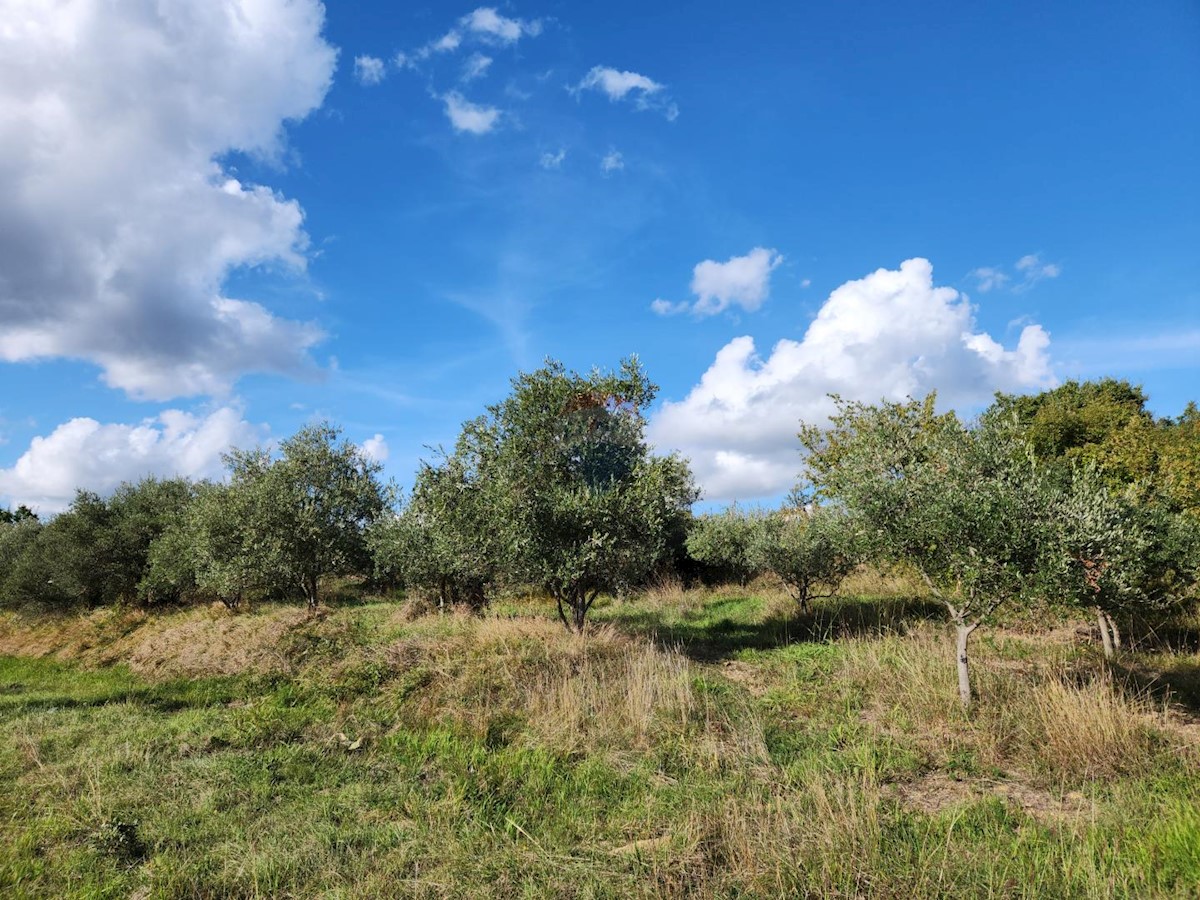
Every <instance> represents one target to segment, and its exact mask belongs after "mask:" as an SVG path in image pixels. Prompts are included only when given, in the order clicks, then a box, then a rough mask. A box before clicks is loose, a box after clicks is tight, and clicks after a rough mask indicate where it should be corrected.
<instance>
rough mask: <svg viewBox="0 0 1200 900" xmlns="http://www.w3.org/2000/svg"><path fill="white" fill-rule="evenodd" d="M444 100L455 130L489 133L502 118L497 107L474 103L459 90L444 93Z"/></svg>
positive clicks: (447, 115) (447, 114)
mask: <svg viewBox="0 0 1200 900" xmlns="http://www.w3.org/2000/svg"><path fill="white" fill-rule="evenodd" d="M442 101H443V102H444V103H445V104H446V117H447V118H448V119H449V120H450V124H451V125H452V126H453V127H454V130H455V131H466V132H469V133H470V134H487V133H488V132H489V131H491V130H492V129H493V128H495V127H496V123H497V122H499V120H500V110H498V109H496V107H494V106H481V105H479V104H477V103H472V102H471V101H470V100H467V99H466V98H465V97H463V95H462V94H460V93H459V92H458V91H451V92H450V93H448V94H445V95H443V96H442Z"/></svg>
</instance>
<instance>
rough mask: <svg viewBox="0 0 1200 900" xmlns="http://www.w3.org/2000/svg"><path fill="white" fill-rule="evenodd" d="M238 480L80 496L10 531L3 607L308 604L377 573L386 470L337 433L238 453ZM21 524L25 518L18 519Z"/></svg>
mask: <svg viewBox="0 0 1200 900" xmlns="http://www.w3.org/2000/svg"><path fill="white" fill-rule="evenodd" d="M225 462H226V465H227V468H228V474H229V477H228V480H227V481H225V482H221V483H211V482H199V483H193V482H189V481H186V480H184V479H166V480H160V479H155V478H148V479H145V480H143V481H140V482H138V483H136V484H123V485H121V486H120V487H119V488H118V489H117V490H116V491H115V492H114V493H113V495H112V496H110V497H108V498H102V497H100V496H98V495H96V494H93V493H89V492H84V491H80V492H79V493H78V494H77V495H76V497H75V500H74V502H73V503H72V504H71V506H70V507H69V508H68V509H67V510H66V511H65V512H64V513H62V514H60V515H58V516H56V517H54V518H53V519H51V520H50V521H49V522H47V523H45V524H43V523H42V522H40V521H38V519H37V517H36V516H32V515H27V516H21V515H19V514H18V515H16V516H14V517H13V518H14V521H12V522H7V523H4V524H0V601H2V602H3V603H4V604H5V605H10V606H16V605H26V604H37V605H41V606H43V607H57V608H64V607H69V606H73V605H85V606H88V607H95V606H100V605H105V604H112V603H142V604H154V603H161V602H174V601H181V600H194V599H217V600H220V601H221V602H223V603H225V604H226V605H227V606H229V607H230V608H236V607H237V606H238V605H240V603H241V602H242V599H243V598H244V597H246V596H248V595H257V596H277V597H297V598H302V599H304V600H305V601H306V602H307V603H308V604H309V606H315V605H316V603H317V596H318V590H319V585H320V581H321V579H322V578H324V577H327V576H331V575H341V574H350V573H365V572H370V571H371V567H372V560H371V556H370V552H369V549H368V545H367V530H368V528H369V526H370V525H371V524H372V523H374V522H376V521H377V520H378V519H379V518H380V516H381V515H382V514H383V512H384V510H385V509H387V508H388V506H389V505H390V502H391V497H390V489H389V488H388V487H387V486H386V485H384V484H382V483H381V482H380V480H379V471H380V467H379V465H378V464H377V463H375V462H373V461H372V460H370V459H368V458H367V457H366V456H365V455H364V454H363V453H362V452H361V450H359V448H357V447H355V446H354V445H353V444H350V443H349V442H346V441H343V440H340V434H339V432H338V431H337V429H335V428H332V427H330V426H328V425H323V424H322V425H313V426H310V427H308V428H305V429H303V430H302V431H300V432H299V433H297V434H296V435H294V436H293V437H291V438H289V439H288V440H285V441H283V442H282V443H281V445H280V447H279V450H278V452H277V453H271V452H270V451H267V450H264V449H255V450H234V451H232V452H230V453H229V454H228V455H227V456H226V458H225ZM18 513H19V511H18Z"/></svg>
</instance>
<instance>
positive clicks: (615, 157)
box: [600, 150, 625, 175]
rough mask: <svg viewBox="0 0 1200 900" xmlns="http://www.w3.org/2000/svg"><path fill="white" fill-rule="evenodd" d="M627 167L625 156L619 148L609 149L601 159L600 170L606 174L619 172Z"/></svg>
mask: <svg viewBox="0 0 1200 900" xmlns="http://www.w3.org/2000/svg"><path fill="white" fill-rule="evenodd" d="M624 168H625V157H624V156H622V155H621V153H620V151H618V150H609V151H608V152H607V153H605V154H604V158H603V159H602V160H600V171H601V172H603V173H604V174H605V175H608V174H610V173H612V172H619V171H621V170H622V169H624Z"/></svg>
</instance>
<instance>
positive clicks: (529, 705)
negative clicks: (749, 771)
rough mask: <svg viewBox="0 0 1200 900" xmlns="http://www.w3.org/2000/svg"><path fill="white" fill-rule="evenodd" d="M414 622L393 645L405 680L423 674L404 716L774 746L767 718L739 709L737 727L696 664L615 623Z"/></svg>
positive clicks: (529, 729)
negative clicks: (704, 686) (578, 629)
mask: <svg viewBox="0 0 1200 900" xmlns="http://www.w3.org/2000/svg"><path fill="white" fill-rule="evenodd" d="M414 624H415V625H416V627H415V628H414V630H413V631H412V632H411V633H410V634H409V635H408V636H406V637H405V638H403V639H401V640H399V641H396V642H394V643H392V644H390V645H389V646H388V647H387V648H386V650H385V651H384V654H385V657H386V659H387V660H388V661H389V664H390V665H391V666H393V668H394V669H395V670H396V672H397V673H407V678H403V677H402V678H400V679H399V683H400V684H404V685H407V684H409V683H411V679H412V678H413V677H417V678H419V680H420V690H419V691H415V692H413V693H412V696H411V697H410V699H409V702H408V704H407V706H406V712H405V713H404V714H405V715H416V716H417V717H418V718H419V719H421V720H423V721H425V722H430V721H441V722H453V723H454V724H455V725H456V726H458V727H460V728H464V729H466V730H467V731H469V732H471V733H475V734H478V735H481V736H483V735H491V736H494V735H495V734H496V732H497V729H501V730H504V729H507V730H508V731H509V732H510V735H509V737H510V738H511V739H518V738H520V739H521V740H527V741H529V742H530V743H532V744H536V745H538V746H543V747H550V748H553V749H555V750H558V751H561V752H567V753H581V754H582V753H587V752H595V751H597V750H600V751H604V752H616V753H624V752H632V751H639V750H644V749H646V748H648V747H651V746H653V745H655V744H657V743H660V742H662V741H665V740H674V739H675V738H678V737H680V736H681V735H684V734H687V735H688V740H687V741H686V742H683V741H681V742H679V744H680V746H681V747H682V748H684V749H685V751H686V753H687V755H688V757H689V759H690V760H692V761H693V762H695V763H697V764H701V765H705V766H712V767H719V766H720V765H721V764H722V761H723V760H727V759H729V758H730V757H731V756H737V757H740V758H749V759H750V760H765V759H766V757H767V753H766V749H765V743H764V739H763V733H762V727H761V725H759V724H757V723H755V722H754V721H753V720H750V721H747V720H746V718H744V717H742V716H740V715H739V718H738V722H737V724H736V727H735V725H734V723H732V722H731V721H729V720H728V718H727V716H726V715H725V714H724V713H722V712H720V711H719V710H717V709H716V708H715V707H714V706H713V705H712V704H709V703H707V702H706V701H705V699H704V698H703V697H702V696H700V695H698V694H697V691H696V688H695V679H696V678H697V677H698V674H699V673H698V669H697V666H696V664H695V663H692V662H691V661H690V660H688V659H687V657H686V656H684V655H683V654H682V653H680V652H678V651H677V650H674V649H663V648H660V647H658V646H656V645H654V644H652V643H651V642H649V641H646V640H645V639H641V638H633V637H629V636H627V635H625V634H622V633H621V632H620V631H618V630H616V629H615V628H613V627H611V626H606V625H601V626H599V627H596V626H593V627H590V628H589V630H588V632H587V634H585V635H578V634H572V633H568V632H567V631H566V630H565V629H563V628H562V626H561V625H559V624H558V623H557V622H552V621H548V620H540V619H505V618H491V617H484V618H478V617H461V618H458V619H454V618H452V617H436V618H433V619H432V621H429V622H428V623H423V622H417V623H414ZM422 625H426V626H427V628H428V630H427V631H423V630H422V627H421V626H422Z"/></svg>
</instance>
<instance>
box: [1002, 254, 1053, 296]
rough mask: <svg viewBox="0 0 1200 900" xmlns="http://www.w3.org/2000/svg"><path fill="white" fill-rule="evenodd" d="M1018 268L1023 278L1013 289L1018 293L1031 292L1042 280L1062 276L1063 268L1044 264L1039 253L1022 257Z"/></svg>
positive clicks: (1017, 264)
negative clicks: (1030, 289)
mask: <svg viewBox="0 0 1200 900" xmlns="http://www.w3.org/2000/svg"><path fill="white" fill-rule="evenodd" d="M1016 267H1017V271H1018V272H1020V273H1021V275H1022V276H1023V280H1022V281H1021V283H1020V284H1018V285H1017V286H1016V287H1014V288H1013V290H1014V291H1017V292H1021V291H1026V290H1029V288H1031V287H1033V286H1034V285H1035V284H1037V283H1038V282H1039V281H1041V280H1042V279H1045V278H1057V277H1058V276H1059V275H1061V274H1062V266H1060V265H1059V264H1058V263H1043V262H1042V259H1041V254H1038V253H1030V254H1027V255H1025V256H1022V257H1021V258H1020V259H1018V260H1017V262H1016Z"/></svg>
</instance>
